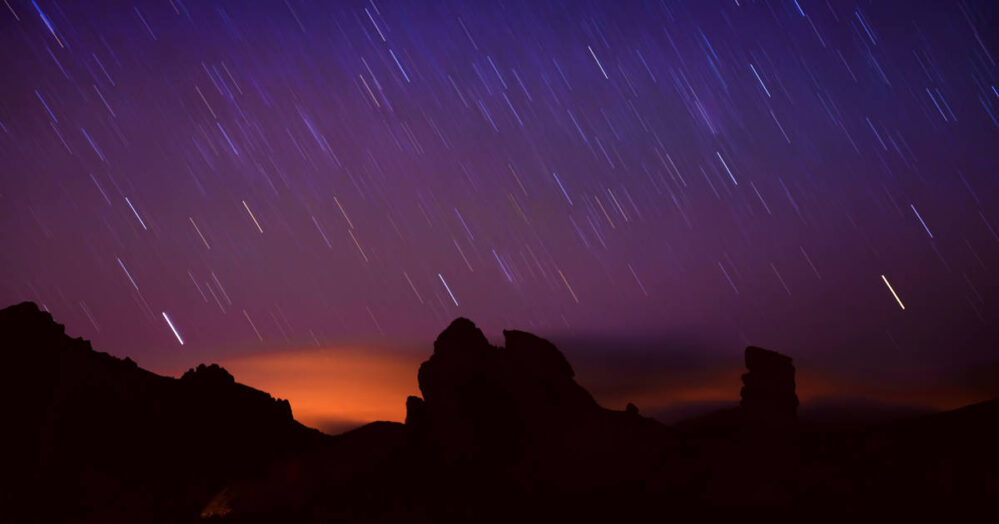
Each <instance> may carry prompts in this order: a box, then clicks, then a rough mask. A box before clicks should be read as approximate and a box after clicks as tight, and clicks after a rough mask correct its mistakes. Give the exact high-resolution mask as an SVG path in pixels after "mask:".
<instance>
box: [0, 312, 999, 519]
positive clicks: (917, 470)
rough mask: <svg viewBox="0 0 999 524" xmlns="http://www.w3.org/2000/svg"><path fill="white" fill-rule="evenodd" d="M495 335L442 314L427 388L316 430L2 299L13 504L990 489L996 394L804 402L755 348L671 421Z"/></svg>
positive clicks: (697, 507) (581, 504) (648, 513)
mask: <svg viewBox="0 0 999 524" xmlns="http://www.w3.org/2000/svg"><path fill="white" fill-rule="evenodd" d="M503 335H504V339H505V342H504V346H503V347H495V346H492V345H490V344H489V342H488V340H487V339H486V337H485V336H484V335H483V334H482V332H481V331H480V330H479V329H478V328H477V327H476V326H475V325H474V324H473V323H472V322H471V321H469V320H467V319H463V318H459V319H457V320H455V321H454V322H453V323H452V324H451V325H450V326H448V328H447V329H445V330H444V331H443V332H442V333H441V334H440V336H438V338H437V340H436V341H435V342H434V351H433V354H432V355H431V356H430V358H429V359H428V360H427V361H426V362H424V363H423V364H422V365H421V366H420V369H419V371H418V378H419V386H420V391H421V393H422V397H416V396H413V397H409V398H408V399H399V400H400V402H403V401H404V400H405V402H406V408H407V415H406V422H405V424H400V423H393V422H374V423H372V424H368V425H366V426H364V427H361V428H358V429H356V430H353V431H350V432H348V433H344V434H342V435H337V436H328V435H325V434H322V433H320V432H318V431H316V430H313V429H309V428H306V427H304V426H302V425H301V424H299V423H298V422H296V421H295V420H294V419H293V418H292V411H291V406H289V405H288V402H287V401H284V400H276V399H274V398H272V397H271V396H270V395H268V394H266V393H264V392H262V391H258V390H255V389H253V388H250V387H247V386H244V385H241V384H239V383H237V382H235V380H234V379H233V377H232V376H231V375H230V374H229V373H228V372H227V371H226V370H224V369H222V368H220V367H219V366H217V365H215V364H212V365H210V366H205V365H204V364H202V365H200V366H198V367H197V368H196V369H192V370H190V371H188V372H187V373H185V374H184V375H183V377H181V378H180V379H173V378H168V377H162V376H159V375H156V374H153V373H150V372H148V371H145V370H143V369H141V368H139V367H138V366H136V365H135V363H134V362H132V361H131V360H129V359H125V360H119V359H117V358H114V357H111V356H109V355H107V354H104V353H98V352H95V351H94V350H93V349H92V348H91V347H90V343H89V342H87V341H84V340H82V339H79V338H77V339H73V338H70V337H68V336H67V335H66V334H65V330H64V328H63V326H62V325H60V324H56V323H55V322H54V321H53V320H52V317H51V316H50V315H49V314H48V313H46V312H42V311H39V309H38V307H37V306H35V305H34V304H32V303H23V304H19V305H16V306H11V307H8V308H6V309H4V310H0V344H2V347H3V350H4V353H5V354H4V361H5V362H6V363H7V364H8V367H7V368H6V369H7V373H5V374H4V381H3V387H4V389H5V390H4V393H5V394H4V396H3V398H4V399H5V403H6V405H5V406H4V413H5V417H6V421H7V423H6V424H5V425H4V426H5V430H4V433H5V435H6V440H7V441H8V444H7V446H5V454H6V457H5V460H4V470H3V471H4V475H6V476H7V479H6V480H7V482H6V483H5V484H6V485H7V486H11V487H13V489H8V490H3V493H4V500H3V501H2V502H3V508H4V511H5V512H7V513H8V514H9V515H10V517H11V518H10V519H5V520H9V521H11V522H68V521H74V522H195V521H199V520H210V521H215V520H217V521H220V522H352V523H355V522H483V521H487V522H500V521H520V522H538V521H555V522H562V521H586V522H591V521H610V522H624V521H638V520H643V521H644V520H648V519H649V518H655V519H656V520H664V519H667V518H669V517H670V516H676V515H682V514H687V513H689V514H691V515H698V516H700V517H701V518H704V517H705V516H707V517H711V516H728V517H740V516H744V515H748V514H751V513H759V514H760V515H774V514H775V513H774V512H775V511H793V512H799V511H809V512H812V511H816V510H820V509H821V510H822V511H823V514H824V515H825V514H855V515H869V514H870V513H869V512H870V511H881V510H883V511H890V512H891V514H892V515H894V516H895V517H898V516H905V515H911V516H922V517H924V518H925V517H926V516H927V515H928V514H929V513H926V512H927V511H946V512H953V511H958V510H960V511H965V510H970V509H972V508H974V507H975V506H977V505H984V504H986V503H987V502H988V501H990V500H999V499H996V498H995V497H999V451H997V450H999V445H997V444H996V443H997V442H999V401H989V402H984V403H981V404H976V405H973V406H969V407H966V408H962V409H959V410H956V411H952V412H947V413H941V414H935V415H930V416H923V417H916V418H910V419H904V420H895V421H887V422H883V423H871V424H866V425H862V426H856V427H854V426H851V427H841V426H836V427H832V426H824V425H821V424H815V423H806V422H803V421H799V420H798V417H797V407H798V398H797V396H796V394H795V379H794V367H793V365H792V361H791V359H790V358H789V357H787V356H784V355H781V354H779V353H776V352H773V351H768V350H765V349H761V348H756V347H749V348H747V349H746V353H745V359H746V368H747V369H748V372H747V373H746V374H745V375H743V377H742V380H743V387H742V393H741V396H742V402H741V404H740V405H739V406H738V407H734V408H730V409H724V410H720V411H717V412H714V413H711V414H709V415H704V416H700V417H697V418H694V419H690V420H686V421H682V422H679V423H677V424H673V425H669V426H667V425H664V424H661V423H659V422H658V421H656V420H654V419H651V418H647V417H644V416H642V415H640V414H639V409H638V408H637V407H635V406H634V405H632V404H629V405H628V408H627V409H625V410H624V411H616V410H610V409H606V408H603V407H601V406H600V405H599V404H597V402H596V401H595V400H594V399H593V397H592V396H591V395H590V393H589V392H588V391H586V389H584V388H583V387H582V386H580V385H579V384H577V383H576V381H575V379H574V372H573V369H572V366H571V365H570V364H569V362H568V361H567V360H566V359H565V357H564V356H563V355H562V353H561V352H559V350H558V349H557V348H556V347H555V346H554V345H552V344H551V343H550V342H548V341H546V340H544V339H541V338H539V337H536V336H534V335H532V334H530V333H525V332H522V331H504V332H503ZM733 390H734V385H733ZM792 514H799V515H801V514H800V513H792ZM813 514H814V513H813Z"/></svg>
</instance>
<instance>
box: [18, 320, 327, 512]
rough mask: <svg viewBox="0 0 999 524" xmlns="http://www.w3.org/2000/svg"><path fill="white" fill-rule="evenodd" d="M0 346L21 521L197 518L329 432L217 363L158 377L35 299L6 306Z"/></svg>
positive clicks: (312, 444)
mask: <svg viewBox="0 0 999 524" xmlns="http://www.w3.org/2000/svg"><path fill="white" fill-rule="evenodd" d="M0 343H2V345H3V358H4V362H5V366H4V369H5V370H6V372H5V373H4V377H3V380H2V381H0V384H2V385H3V398H4V409H3V412H4V420H5V422H6V423H5V424H4V430H3V433H4V434H5V440H6V441H7V443H8V444H7V445H6V446H5V456H6V457H7V459H5V461H4V468H3V471H4V475H5V476H7V482H5V483H4V484H5V485H6V486H8V487H12V488H13V489H12V490H7V489H5V490H3V492H4V495H5V497H4V499H5V500H4V501H3V507H4V510H5V511H10V514H14V515H18V516H19V518H16V519H14V521H26V522H30V521H41V522H50V521H70V520H85V521H90V522H101V521H103V522H109V521H141V520H148V518H146V516H148V517H150V518H153V519H154V520H159V521H164V522H166V521H169V522H182V521H185V520H187V521H190V520H194V517H196V516H197V515H198V514H199V512H200V511H201V509H202V508H203V507H204V504H205V501H206V500H208V499H209V498H210V497H211V496H212V495H214V494H215V493H217V492H218V491H219V490H220V489H222V488H224V487H225V486H226V485H227V483H228V482H230V481H231V480H233V479H235V478H245V477H247V476H250V475H253V474H255V473H257V472H260V471H263V469H262V468H263V466H265V465H266V464H268V463H270V462H271V461H272V460H274V459H276V458H278V457H281V456H285V455H287V454H288V453H291V452H293V451H294V452H297V451H299V450H302V449H307V448H309V447H310V446H316V445H319V444H320V443H321V442H322V441H324V440H326V439H327V438H328V437H326V436H325V435H322V434H321V433H319V432H318V431H316V430H312V429H309V428H306V427H304V426H302V425H301V424H299V423H297V422H295V420H294V419H293V418H292V414H291V407H290V406H289V405H288V402H287V401H284V400H275V399H274V398H271V396H270V395H268V394H267V393H264V392H262V391H258V390H255V389H253V388H250V387H247V386H244V385H242V384H238V383H236V382H235V381H234V379H233V377H232V376H231V375H230V374H229V373H228V372H226V371H225V370H224V369H222V368H220V367H218V366H217V365H214V364H213V365H211V366H205V365H201V366H198V368H197V369H192V370H190V371H188V372H187V373H185V374H184V376H183V377H182V378H180V379H173V378H167V377H162V376H159V375H156V374H153V373H150V372H148V371H145V370H143V369H141V368H139V367H138V366H137V365H136V364H135V363H134V362H132V361H131V360H130V359H127V358H126V359H125V360H119V359H117V358H115V357H112V356H110V355H107V354H105V353H98V352H95V351H94V350H93V349H92V348H91V346H90V343H89V342H87V341H85V340H82V339H79V338H76V339H73V338H70V337H68V336H66V334H65V330H64V328H63V326H62V325H60V324H56V323H55V322H53V320H52V317H51V315H49V314H48V313H46V312H43V311H39V310H38V307H37V306H36V305H35V304H32V303H23V304H19V305H16V306H12V307H8V308H6V309H3V310H0ZM138 516H143V518H137V517H138Z"/></svg>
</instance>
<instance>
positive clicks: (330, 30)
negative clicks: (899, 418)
mask: <svg viewBox="0 0 999 524" xmlns="http://www.w3.org/2000/svg"><path fill="white" fill-rule="evenodd" d="M996 14H997V8H996V4H995V3H994V2H991V1H988V0H980V1H962V2H959V1H915V2H914V1H910V0H898V1H887V0H886V1H876V2H872V1H867V0H862V1H832V0H829V1H827V0H772V1H759V0H758V1H752V0H725V1H720V0H719V1H711V0H698V1H691V2H666V1H663V2H652V1H649V2H638V1H635V2H630V1H629V2H621V1H613V2H611V1H608V2H563V1H552V2H535V1H528V2H485V1H482V2H479V1H477V2H467V3H465V2H436V1H434V2H429V1H428V2H422V1H421V2H413V1H403V2H383V1H374V2H361V1H357V2H326V1H322V2H304V1H302V0H275V1H260V2H246V1H243V0H233V1H225V0H223V1H210V2H207V1H206V2H202V1H193V0H186V1H181V0H161V1H155V2H153V1H137V2H90V1H72V2H71V1H65V0H64V1H52V0H37V1H35V2H30V1H23V0H7V1H6V2H5V4H4V5H3V6H0V59H2V65H3V75H2V78H0V167H2V170H0V268H2V274H0V303H2V304H4V305H6V304H9V303H14V302H18V301H22V300H34V301H36V302H38V303H39V304H40V305H42V306H43V307H45V308H46V309H48V310H50V311H51V312H52V313H53V314H54V315H55V318H56V319H57V320H58V321H60V322H64V323H66V324H67V325H68V328H69V332H70V333H71V334H73V335H74V336H83V337H85V338H88V339H91V340H92V341H93V342H94V345H95V347H97V348H99V349H102V350H105V351H109V352H111V353H113V354H117V355H121V356H124V355H129V356H131V357H132V358H134V359H135V360H137V361H138V362H139V363H140V364H142V365H145V366H147V367H150V368H152V369H154V370H165V369H170V370H175V369H180V368H182V367H185V366H191V365H194V364H196V363H198V362H201V361H225V359H238V358H243V357H247V358H249V357H248V356H249V355H253V354H262V353H266V354H268V355H275V354H281V352H283V351H288V352H297V351H302V350H303V348H307V347H316V346H320V347H322V348H337V347H340V348H343V347H350V348H365V347H372V348H374V347H384V346H392V347H403V348H409V350H411V351H413V352H414V353H413V354H416V355H420V356H425V355H427V354H429V350H430V342H431V341H432V340H433V337H434V336H435V335H436V333H437V332H439V331H440V330H441V329H442V328H443V327H445V326H446V325H447V323H448V322H449V321H450V320H451V319H453V318H454V317H456V316H465V317H468V318H471V319H473V320H475V321H476V322H477V323H478V324H479V325H480V326H481V327H483V328H484V329H485V330H486V332H487V334H488V335H489V336H490V337H491V338H492V339H494V340H495V337H497V336H498V333H499V330H500V329H501V328H517V329H523V330H528V331H533V332H536V333H538V334H540V335H543V336H549V337H552V338H553V339H554V340H556V342H560V344H562V346H563V347H569V348H570V349H572V348H573V347H575V346H573V344H576V346H578V347H579V349H578V350H577V351H576V354H584V353H585V354H588V355H596V356H597V357H599V358H595V359H591V360H592V361H595V362H597V361H600V358H603V359H604V360H606V361H614V360H615V358H617V357H618V356H622V358H625V357H627V356H628V355H634V354H641V355H644V357H643V358H630V359H629V358H625V360H626V361H627V362H629V363H635V364H634V366H632V367H627V366H624V367H626V368H627V369H624V370H623V371H621V372H622V373H624V375H625V377H627V376H628V375H627V374H628V369H632V370H637V369H639V368H640V367H641V366H644V365H645V364H641V363H642V362H647V361H649V360H650V359H651V360H655V358H656V355H667V354H670V355H672V354H673V353H674V352H676V351H681V350H682V351H685V352H686V353H684V354H688V353H689V354H693V355H697V358H699V359H702V360H704V361H706V362H708V363H710V362H711V361H712V359H719V360H718V362H724V364H723V365H720V366H721V367H725V369H728V368H729V367H731V366H737V365H738V364H739V363H740V361H739V355H740V351H741V350H742V348H743V347H744V346H745V345H746V344H750V343H751V344H756V345H761V346H766V347H772V348H774V349H778V350H780V351H783V352H785V353H788V354H791V355H793V356H794V357H795V359H796V361H798V362H799V363H801V364H802V365H804V366H805V367H809V366H811V368H813V369H821V370H824V371H825V372H828V373H830V374H835V373H840V374H843V375H848V376H850V377H851V380H854V381H855V382H858V383H868V384H874V383H878V384H900V386H899V387H902V386H901V384H906V386H905V387H910V386H911V385H912V384H927V387H937V386H938V385H939V384H938V383H941V384H942V383H947V384H951V385H955V384H956V385H967V386H968V387H972V388H974V387H978V386H976V384H979V383H988V382H989V380H988V377H991V376H999V374H996V375H989V373H990V372H989V371H988V370H990V369H991V370H993V371H994V370H996V369H999V366H995V364H994V363H995V362H996V361H999V353H997V351H999V348H997V342H999V333H997V327H996V325H997V324H999V322H996V319H997V318H999V308H997V306H996V301H997V299H999V293H997V289H999V277H997V274H996V268H997V267H999V175H997V173H999V91H997V83H999V68H997V64H996V60H997V58H999V45H997V39H999V30H997V26H999V23H997V20H999V19H997V16H996ZM889 286H890V287H889ZM893 291H894V294H893ZM903 306H904V309H903ZM596 337H599V338H596ZM181 340H183V345H181ZM598 341H599V342H598ZM566 345H568V346H566ZM626 346H627V347H630V348H636V347H638V348H641V349H640V350H630V349H627V348H626ZM350 351H351V352H352V351H355V350H354V349H351V350H350ZM372 351H375V349H372ZM567 352H569V353H572V351H567ZM636 352H637V353H636ZM351 354H353V353H351ZM355 356H356V355H355ZM352 358H353V357H352ZM358 358H359V357H358ZM362 360H363V359H362ZM418 360H419V359H416V361H418ZM406 362H408V360H406ZM989 363H993V364H991V366H992V367H987V366H988V365H990V364H989ZM630 365H631V364H629V366H630ZM705 365H708V364H705ZM361 367H363V366H361ZM982 370H985V371H982ZM415 372H416V370H415V368H414V369H412V375H413V376H414V377H415ZM969 373H970V374H969ZM976 373H977V374H976ZM235 374H236V376H237V379H239V380H241V381H245V382H248V383H251V384H254V385H256V384H255V383H254V382H253V381H252V380H250V379H247V378H244V377H242V376H240V375H239V372H238V370H237V371H236V372H235ZM981 377H985V378H981ZM260 380H261V381H263V380H264V379H263V378H261V379H260ZM265 386H266V384H260V387H263V388H264V389H266V387H265ZM737 387H738V385H737V384H734V385H733V386H732V389H731V392H732V396H733V397H734V396H735V395H736V394H737ZM886 387H887V386H886ZM393 391H394V390H393ZM983 394H984V393H983ZM997 394H999V392H997ZM401 402H402V399H400V403H401Z"/></svg>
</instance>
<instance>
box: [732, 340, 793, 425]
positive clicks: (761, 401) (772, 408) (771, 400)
mask: <svg viewBox="0 0 999 524" xmlns="http://www.w3.org/2000/svg"><path fill="white" fill-rule="evenodd" d="M746 369H747V370H749V372H748V373H746V374H744V375H742V383H743V384H744V385H743V387H742V392H741V395H742V404H741V405H742V409H743V411H744V412H745V413H746V415H747V416H750V417H754V418H765V419H785V420H787V419H793V418H794V417H795V416H796V414H797V410H798V395H796V394H795V392H794V366H793V365H791V357H788V356H785V355H781V354H780V353H777V352H776V351H770V350H768V349H763V348H758V347H755V346H750V347H748V348H746Z"/></svg>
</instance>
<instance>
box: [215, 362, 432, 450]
mask: <svg viewBox="0 0 999 524" xmlns="http://www.w3.org/2000/svg"><path fill="white" fill-rule="evenodd" d="M422 360H423V357H421V356H417V355H412V354H407V353H401V352H389V351H381V350H374V349H370V348H336V349H332V348H327V349H314V350H300V351H282V352H278V353H266V354H260V355H251V356H244V357H234V358H230V359H225V360H223V361H222V362H220V364H221V365H222V366H223V367H225V368H226V369H228V370H229V372H230V373H232V375H233V376H234V377H236V381H237V382H240V383H243V384H246V385H249V386H251V387H253V388H256V389H260V390H263V391H266V392H268V393H270V394H271V395H272V396H274V397H277V398H283V399H287V400H288V401H289V402H290V403H291V411H292V414H293V415H294V417H295V420H298V421H299V422H301V423H302V424H305V425H306V426H309V427H313V428H317V429H320V430H322V431H324V432H326V433H339V432H342V431H344V430H347V429H351V428H353V427H357V426H360V425H363V424H366V423H368V422H373V421H376V420H389V421H396V422H402V421H404V420H405V419H406V397H407V396H409V395H419V394H420V390H419V387H418V386H417V381H416V371H417V369H419V366H420V362H422Z"/></svg>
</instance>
